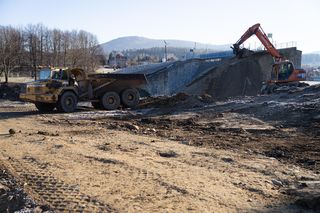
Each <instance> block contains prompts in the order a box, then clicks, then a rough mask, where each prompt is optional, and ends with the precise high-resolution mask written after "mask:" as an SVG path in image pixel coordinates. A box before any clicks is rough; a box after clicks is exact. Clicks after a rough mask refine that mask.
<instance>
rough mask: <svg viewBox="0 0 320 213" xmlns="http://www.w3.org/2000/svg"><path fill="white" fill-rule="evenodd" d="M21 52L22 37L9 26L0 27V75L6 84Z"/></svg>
mask: <svg viewBox="0 0 320 213" xmlns="http://www.w3.org/2000/svg"><path fill="white" fill-rule="evenodd" d="M21 51H22V35H21V33H20V31H19V30H17V29H15V28H13V27H11V26H7V27H4V26H0V70H1V71H0V73H1V74H2V73H4V76H5V82H8V77H9V74H10V72H11V71H12V70H13V69H14V67H15V66H17V65H18V62H19V58H20V57H21Z"/></svg>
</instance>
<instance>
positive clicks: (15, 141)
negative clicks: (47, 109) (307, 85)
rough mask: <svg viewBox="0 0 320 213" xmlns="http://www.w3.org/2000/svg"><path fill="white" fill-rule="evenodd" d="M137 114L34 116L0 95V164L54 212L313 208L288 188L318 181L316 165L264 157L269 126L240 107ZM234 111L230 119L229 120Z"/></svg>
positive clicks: (25, 106) (269, 144)
mask: <svg viewBox="0 0 320 213" xmlns="http://www.w3.org/2000/svg"><path fill="white" fill-rule="evenodd" d="M146 111H147V110H146ZM144 112H145V111H129V112H122V111H113V112H104V111H93V110H92V109H86V110H85V111H84V110H78V111H77V112H75V113H72V114H55V113H53V114H39V113H38V112H37V111H35V108H34V107H33V105H31V104H22V103H20V102H10V101H1V104H0V147H1V150H0V160H1V161H0V163H1V165H2V166H3V168H5V169H6V170H8V172H9V173H10V174H12V175H13V176H15V177H16V178H17V179H18V180H19V181H20V182H21V183H23V187H24V190H25V191H26V192H27V193H28V194H29V195H30V196H31V197H32V198H33V199H35V200H36V201H37V202H39V203H43V204H48V206H50V208H52V209H53V210H54V211H57V212H59V211H68V210H73V211H74V210H77V211H85V212H155V211H163V212H187V211H194V212H274V211H279V212H282V211H287V212H296V211H300V210H301V209H303V210H308V209H309V210H308V211H310V212H313V211H312V210H314V211H316V210H317V209H316V207H317V205H315V206H312V205H311V204H310V203H307V204H305V202H304V201H303V200H302V201H300V203H299V202H297V200H298V201H299V199H300V200H301V196H300V197H299V194H298V193H295V194H294V193H292V190H297V189H298V188H299V187H300V186H305V185H308V184H307V183H305V181H311V182H316V181H318V180H320V178H319V171H318V167H314V166H313V167H312V166H311V167H310V166H308V165H307V166H304V164H303V163H302V164H299V163H296V162H295V161H290V159H288V160H286V158H281V155H282V154H283V152H287V151H288V150H284V151H283V150H282V152H281V150H280V151H277V149H274V153H273V155H272V153H271V154H270V155H267V154H266V152H265V151H267V148H270V149H268V150H272V149H273V148H274V147H275V146H273V145H272V144H273V142H272V141H271V142H266V139H267V138H268V135H267V133H268V132H273V133H274V131H278V130H275V127H274V126H272V125H270V124H268V123H265V122H262V121H261V120H259V119H254V118H250V117H248V116H244V115H240V114H238V113H226V114H220V115H219V116H215V119H212V118H210V119H209V117H208V116H203V115H201V113H192V112H185V113H179V114H178V115H165V116H160V117H157V116H154V117H152V118H145V117H144V116H142V115H141V113H144ZM237 116H238V117H237ZM239 116H243V118H242V119H240V117H239ZM129 118H130V119H129ZM235 118H237V119H236V120H237V121H239V122H238V123H237V124H235V123H231V122H229V121H231V120H235ZM209 120H211V122H209ZM212 121H214V122H212ZM240 121H241V122H240ZM228 125H229V126H228ZM230 125H231V126H230ZM239 125H240V126H241V128H240V129H239V128H236V127H239ZM217 127H219V128H220V130H221V131H220V130H219V131H217ZM222 127H223V128H222ZM10 128H13V129H14V130H15V134H11V135H10V134H8V130H9V129H10ZM223 129H224V130H223ZM241 129H242V130H243V129H244V130H245V132H241V131H242V130H241ZM259 130H260V131H259ZM239 131H240V132H239ZM250 131H252V133H250ZM287 131H289V130H287ZM297 137H298V138H299V137H300V138H301V137H302V136H301V135H299V134H298V135H297ZM303 137H306V138H305V141H307V140H309V139H310V140H311V141H317V140H318V139H315V138H314V137H312V136H305V135H304V136H303ZM275 140H276V142H277V143H280V144H285V143H286V141H287V140H288V139H287V138H286V137H280V136H279V137H278V138H276V139H275ZM290 140H292V138H291V139H290ZM265 142H266V143H265ZM258 143H261V144H263V143H265V144H267V145H266V146H263V147H264V148H266V149H265V150H264V151H263V150H262V151H261V150H260V149H258V148H257V144H258ZM223 144H224V145H223ZM259 150H260V151H259ZM289 151H290V150H289ZM277 154H278V155H279V156H280V158H277V156H278V155H277ZM283 155H286V154H283ZM315 155H316V156H318V154H315ZM312 159H314V158H312ZM300 188H301V187H300ZM302 188H308V187H302ZM290 190H291V193H289V192H290ZM311 199H313V197H312V198H311ZM301 202H302V205H299V204H301ZM311 202H312V201H311ZM309 204H310V205H311V206H310V205H309ZM306 205H307V206H306ZM308 205H309V206H308ZM305 208H307V209H305Z"/></svg>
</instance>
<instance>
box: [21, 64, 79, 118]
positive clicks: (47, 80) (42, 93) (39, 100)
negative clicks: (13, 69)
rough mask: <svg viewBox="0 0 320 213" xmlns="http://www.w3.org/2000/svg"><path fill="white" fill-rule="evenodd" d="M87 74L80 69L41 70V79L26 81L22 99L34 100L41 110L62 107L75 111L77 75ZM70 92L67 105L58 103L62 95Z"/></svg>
mask: <svg viewBox="0 0 320 213" xmlns="http://www.w3.org/2000/svg"><path fill="white" fill-rule="evenodd" d="M79 75H85V73H84V72H83V71H81V70H80V69H53V70H50V69H44V70H41V71H40V79H39V80H37V81H33V82H29V83H26V84H25V85H24V86H22V88H21V92H20V99H22V100H24V101H27V102H32V103H34V104H35V106H36V107H37V108H38V109H39V110H40V111H52V110H53V109H54V108H55V107H57V108H59V107H62V108H64V109H61V110H62V111H66V112H68V111H70V110H71V111H73V110H74V109H75V107H76V104H77V99H78V98H77V97H78V92H79V91H78V83H77V80H76V76H79ZM66 92H68V93H69V96H70V94H72V95H71V96H72V97H69V98H68V100H66V103H65V104H64V105H65V106H60V105H61V104H60V105H59V104H57V103H58V102H59V100H60V99H61V98H62V97H61V96H62V95H63V94H64V93H66Z"/></svg>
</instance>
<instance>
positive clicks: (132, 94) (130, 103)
mask: <svg viewBox="0 0 320 213" xmlns="http://www.w3.org/2000/svg"><path fill="white" fill-rule="evenodd" d="M139 100H140V94H139V91H138V90H136V89H133V88H129V89H125V90H124V91H123V92H122V93H121V102H122V105H123V106H125V107H130V108H133V107H136V106H138V104H139Z"/></svg>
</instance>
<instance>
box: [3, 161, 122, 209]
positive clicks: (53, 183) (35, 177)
mask: <svg viewBox="0 0 320 213" xmlns="http://www.w3.org/2000/svg"><path fill="white" fill-rule="evenodd" d="M8 159H9V160H8V161H6V164H9V165H10V167H11V168H12V170H13V171H12V173H13V174H15V176H16V177H17V178H19V179H20V181H21V182H24V183H26V186H25V189H26V191H28V192H29V193H30V194H31V196H33V197H34V198H35V199H36V200H37V199H38V200H39V201H40V202H45V203H46V204H48V205H49V206H50V207H51V208H52V209H54V210H56V211H73V212H115V211H116V210H115V209H114V208H112V207H111V206H110V205H108V204H105V203H103V202H100V201H98V200H97V199H95V198H93V197H90V196H88V195H86V194H83V193H81V192H80V189H79V186H78V185H70V184H66V183H64V182H63V181H61V180H58V179H57V178H55V177H54V176H52V175H51V174H50V173H49V172H47V171H46V170H45V168H46V163H42V162H39V161H37V160H35V159H34V158H32V157H24V158H23V160H18V159H15V158H12V157H10V158H8ZM7 167H8V166H7Z"/></svg>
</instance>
